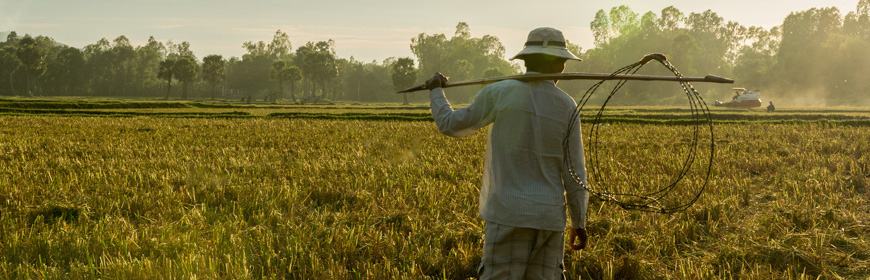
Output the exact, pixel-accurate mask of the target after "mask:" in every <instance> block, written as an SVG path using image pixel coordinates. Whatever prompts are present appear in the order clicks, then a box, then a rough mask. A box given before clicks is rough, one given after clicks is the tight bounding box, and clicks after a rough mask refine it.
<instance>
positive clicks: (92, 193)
mask: <svg viewBox="0 0 870 280" xmlns="http://www.w3.org/2000/svg"><path fill="white" fill-rule="evenodd" d="M604 129H606V130H607V131H604V132H603V134H602V137H604V138H602V140H603V141H610V142H609V143H617V142H619V141H624V140H625V139H626V138H627V137H629V136H632V135H635V136H636V135H661V136H662V137H667V136H669V135H672V136H671V137H675V138H677V139H680V138H681V137H684V136H682V135H683V134H681V133H682V132H681V131H683V130H684V127H683V128H681V127H679V126H665V125H639V124H624V125H619V124H615V125H612V126H608V127H605V128H604ZM716 133H717V135H718V136H719V140H718V141H717V154H716V159H717V162H716V166H715V170H714V175H713V179H712V180H711V182H710V186H709V188H708V189H707V191H706V193H705V194H704V196H703V197H702V199H701V201H699V202H698V203H697V204H696V205H694V206H693V207H692V208H690V209H689V210H688V211H686V212H683V213H680V214H675V215H669V216H665V215H657V214H646V213H637V212H627V211H623V210H620V209H618V208H616V207H614V206H612V205H609V204H601V203H600V202H596V201H593V202H592V204H591V205H590V214H589V217H588V224H589V232H590V234H591V236H590V247H589V248H588V249H587V250H584V251H582V252H580V253H571V252H568V253H567V255H566V256H567V257H566V268H567V270H568V275H569V278H570V279H577V277H582V278H583V279H588V278H592V279H662V278H666V279H667V278H670V279H709V278H723V279H731V278H740V279H771V278H774V279H792V278H795V279H816V278H817V277H821V278H829V279H837V278H846V279H863V278H867V277H870V243H868V242H870V224H868V222H867V221H870V203H868V191H870V188H868V185H870V144H868V142H867V141H866V139H868V138H870V131H868V130H867V129H866V128H856V127H849V126H831V125H824V124H777V125H774V124H746V125H719V126H717V127H716ZM0 137H2V139H3V141H2V142H0V278H13V279H30V278H48V279H66V278H74V279H90V278H109V279H115V278H118V279H145V278H147V279H151V278H181V279H190V278H194V277H196V278H206V279H209V278H221V279H261V278H274V279H281V278H290V279H333V278H337V279H425V278H436V279H441V278H446V279H464V278H468V277H473V276H475V271H476V267H477V263H478V261H479V256H480V250H481V248H482V245H481V234H482V224H483V222H482V221H481V220H480V219H478V218H477V191H478V187H477V186H478V184H479V181H480V172H481V169H482V157H483V154H484V152H483V151H484V148H485V147H484V145H485V141H484V140H485V133H478V134H475V135H473V136H472V137H470V138H467V139H459V140H457V139H452V138H448V137H446V136H442V135H440V134H438V132H437V130H436V129H435V128H434V125H433V124H432V123H429V122H395V121H354V120H341V121H335V120H304V119H267V118H249V119H185V118H151V117H134V118H86V117H38V116H20V117H14V116H6V117H0ZM608 137H609V138H608ZM635 138H637V137H635ZM648 138H649V139H658V138H657V137H652V136H650V137H648ZM641 139H643V138H641ZM635 142H636V143H634V144H633V145H624V147H623V148H620V149H616V148H613V149H609V150H607V152H608V154H609V155H611V156H612V157H613V158H615V159H617V160H619V161H620V164H622V165H623V166H624V167H625V168H626V170H632V171H633V173H631V174H627V175H626V176H623V177H621V178H623V179H619V178H618V176H619V174H611V175H613V176H617V177H614V178H616V179H614V180H631V178H635V179H636V180H642V181H641V182H639V183H638V182H635V183H638V184H639V185H645V184H646V183H650V181H649V180H652V181H651V182H652V183H654V182H656V181H655V180H666V179H667V177H661V178H658V177H655V178H652V179H649V178H640V177H639V174H643V170H645V168H648V166H649V162H650V161H654V160H656V159H657V157H659V156H667V154H668V153H660V152H656V151H657V150H655V149H653V148H655V147H665V148H667V146H663V145H661V144H660V143H656V141H653V140H636V141H635ZM670 151H675V152H676V151H679V149H675V150H670ZM634 158H636V159H637V160H627V159H634ZM662 168H665V167H662Z"/></svg>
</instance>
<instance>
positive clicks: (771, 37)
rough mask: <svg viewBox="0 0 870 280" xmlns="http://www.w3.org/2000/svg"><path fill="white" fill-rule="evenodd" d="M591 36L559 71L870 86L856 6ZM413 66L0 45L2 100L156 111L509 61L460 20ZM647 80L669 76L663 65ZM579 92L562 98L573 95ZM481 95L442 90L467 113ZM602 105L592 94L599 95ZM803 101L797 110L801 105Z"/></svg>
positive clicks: (314, 47)
mask: <svg viewBox="0 0 870 280" xmlns="http://www.w3.org/2000/svg"><path fill="white" fill-rule="evenodd" d="M590 28H591V30H592V32H593V35H594V38H595V47H594V48H591V49H588V50H585V51H584V50H582V49H581V48H580V47H579V46H577V45H575V44H572V43H571V42H568V47H569V48H570V49H571V50H572V52H574V53H575V54H578V55H579V56H580V57H581V58H582V59H584V61H583V62H580V63H574V62H569V63H568V68H567V71H570V72H609V71H613V70H615V69H618V68H620V67H622V66H624V65H627V64H630V63H633V62H635V61H637V60H638V59H640V58H641V57H642V56H643V55H644V54H647V53H651V52H662V53H666V54H668V55H669V56H670V60H671V61H672V62H673V63H674V64H675V65H676V66H677V67H678V68H679V69H680V71H681V72H682V73H684V74H686V75H704V74H716V75H720V76H726V77H733V78H734V79H735V80H736V81H737V84H735V86H740V87H746V88H750V89H761V90H762V92H763V97H766V98H767V99H783V100H791V102H792V103H793V104H795V105H820V104H826V105H856V104H858V105H867V104H868V101H870V100H868V98H867V94H868V92H870V80H867V79H863V75H864V74H865V73H866V72H867V71H868V70H870V51H868V50H870V0H860V1H859V3H858V5H857V7H856V10H855V11H849V12H848V13H846V14H845V16H844V15H843V14H842V13H841V12H840V11H839V10H838V9H837V8H813V9H809V10H806V11H800V12H793V13H791V14H790V15H789V16H788V17H787V18H786V19H785V20H784V22H783V24H782V25H779V26H776V27H773V28H762V27H757V26H744V25H741V24H739V23H737V22H734V21H726V20H725V19H724V18H722V17H720V16H719V15H718V14H716V13H715V12H713V11H711V10H707V11H704V12H700V13H689V14H685V13H683V12H681V11H680V10H679V9H677V8H676V7H674V6H670V7H667V8H665V9H663V10H662V11H661V12H660V13H655V12H647V13H645V14H643V15H641V14H638V13H636V12H634V11H632V10H631V9H630V8H629V7H627V6H618V7H614V8H612V9H610V10H609V11H606V10H599V11H598V12H597V13H596V15H595V18H594V20H593V21H592V22H591V23H590ZM409 46H410V49H411V51H412V52H413V54H414V56H415V57H414V58H410V57H403V58H395V57H391V58H387V59H385V60H383V61H371V62H362V61H358V60H356V59H354V58H353V57H350V58H347V59H345V58H338V57H336V55H335V41H333V40H327V41H319V42H307V43H305V44H304V45H301V46H299V47H297V48H295V49H294V48H293V46H292V44H291V42H290V38H289V36H288V35H287V34H286V33H284V32H282V31H281V30H277V31H276V32H275V34H274V36H273V38H272V40H271V41H270V42H264V41H259V42H253V41H250V42H245V43H243V44H242V47H243V48H244V49H245V50H246V53H245V54H244V55H242V56H241V57H240V58H239V57H230V58H224V57H222V56H220V55H207V56H205V57H203V58H202V59H201V60H200V59H198V58H197V57H196V56H195V54H194V53H193V52H192V51H191V50H190V44H189V43H188V42H181V43H173V42H172V41H168V42H165V43H164V42H159V41H157V40H155V39H154V38H153V37H151V38H149V39H148V41H147V43H146V44H145V45H144V46H133V45H132V44H131V43H130V40H129V39H128V38H127V37H125V36H119V37H117V38H115V39H114V40H112V41H109V40H107V39H101V40H99V41H98V42H96V43H94V44H90V45H87V46H85V47H83V48H74V47H70V46H66V45H63V44H60V43H58V42H55V41H54V40H53V39H51V38H49V37H45V36H36V37H32V36H30V35H25V36H23V37H22V36H19V35H18V34H16V33H15V32H11V33H10V34H8V36H6V41H3V42H0V94H2V95H20V96H108V97H150V98H162V99H188V98H196V99H227V100H234V101H242V102H255V101H257V102H282V103H316V102H331V101H345V102H403V103H405V104H407V103H410V102H424V101H426V100H427V99H428V98H427V96H425V94H416V95H404V96H398V95H396V94H394V92H395V90H397V89H400V88H405V87H410V86H412V85H414V84H420V83H422V82H423V80H425V79H426V78H428V76H429V75H430V73H434V72H442V73H445V74H446V75H448V76H450V77H451V79H452V80H465V79H473V78H482V77H493V76H501V75H511V74H517V73H520V72H521V67H520V64H519V63H511V62H509V61H507V60H506V59H505V55H506V54H505V49H504V46H503V45H502V43H501V42H500V40H499V39H498V38H497V37H495V36H491V35H484V36H481V37H472V36H471V29H470V27H469V26H468V24H466V23H464V22H460V23H458V24H457V26H456V30H455V32H454V34H453V35H452V36H450V37H448V36H447V35H445V34H425V33H421V34H419V35H417V36H416V37H414V38H411V40H410V45H409ZM648 68H649V70H646V71H647V72H648V74H661V75H670V73H669V72H667V71H665V70H664V69H663V68H661V67H658V68H656V67H648ZM588 85H589V84H588V83H584V82H575V81H566V82H564V83H561V84H560V86H561V87H562V88H563V89H565V90H566V92H569V93H570V94H572V95H578V94H582V93H583V92H584V91H585V90H586V88H587V87H588ZM696 86H697V87H700V88H701V89H702V92H705V93H706V96H705V98H706V99H708V101H711V100H712V99H716V98H723V97H728V95H727V93H725V91H728V89H727V88H723V87H722V86H718V87H714V86H710V85H696ZM477 90H479V87H465V88H456V89H451V90H450V91H449V92H448V94H449V95H451V97H450V98H451V100H455V101H456V102H458V103H465V102H469V101H470V100H471V97H472V96H473V94H474V93H475V92H476V91H477ZM680 91H681V90H680V88H679V87H678V86H675V85H674V84H671V83H629V84H627V85H626V87H624V88H623V93H622V94H624V95H625V96H629V97H630V98H623V99H619V100H614V102H616V104H625V105H676V104H682V103H684V102H685V100H684V99H683V98H681V97H680V95H679V94H675V92H676V93H679V92H680ZM600 96H603V95H600ZM802 99H804V100H806V102H805V104H802V103H800V100H802Z"/></svg>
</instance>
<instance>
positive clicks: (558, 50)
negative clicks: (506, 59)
mask: <svg viewBox="0 0 870 280" xmlns="http://www.w3.org/2000/svg"><path fill="white" fill-rule="evenodd" d="M535 53H538V54H546V55H552V56H556V57H561V58H565V59H570V60H577V61H582V59H580V58H579V57H577V56H576V55H574V54H573V53H571V51H569V50H568V48H567V44H566V43H565V36H563V35H562V31H559V30H558V29H555V28H551V27H540V28H535V30H532V32H529V38H528V39H527V40H526V45H525V47H524V48H523V50H522V51H520V52H519V53H518V54H517V55H515V56H514V57H513V58H511V60H514V59H523V56H525V55H528V54H535Z"/></svg>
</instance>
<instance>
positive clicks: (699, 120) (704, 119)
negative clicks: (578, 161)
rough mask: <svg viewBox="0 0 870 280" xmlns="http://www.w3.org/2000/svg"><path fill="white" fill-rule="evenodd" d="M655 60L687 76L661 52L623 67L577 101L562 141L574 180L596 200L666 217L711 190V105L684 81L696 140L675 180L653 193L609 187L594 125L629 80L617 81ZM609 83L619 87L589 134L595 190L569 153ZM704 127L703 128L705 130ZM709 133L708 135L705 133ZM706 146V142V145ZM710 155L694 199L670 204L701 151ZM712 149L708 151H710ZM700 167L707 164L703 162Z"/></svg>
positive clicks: (712, 142)
mask: <svg viewBox="0 0 870 280" xmlns="http://www.w3.org/2000/svg"><path fill="white" fill-rule="evenodd" d="M652 60H656V61H658V62H659V63H660V64H661V65H662V66H664V67H665V68H667V69H668V70H669V71H671V72H672V73H673V74H674V76H675V77H677V78H681V77H683V75H682V74H681V73H680V71H678V70H677V69H676V67H674V65H673V64H671V63H670V61H668V59H667V56H666V55H664V54H661V53H652V54H648V55H646V56H644V57H643V58H642V59H641V60H640V61H638V62H636V63H634V64H631V65H628V66H625V67H622V68H620V69H618V70H616V72H613V73H612V74H611V75H610V76H609V77H608V78H605V79H603V80H601V81H599V82H598V83H595V84H594V85H592V86H591V87H590V88H589V89H588V90H586V93H584V94H583V96H582V97H581V98H580V100H579V101H577V110H576V111H574V114H573V115H572V117H571V120H569V123H568V130H567V133H566V134H565V138H564V140H563V142H562V148H563V152H564V159H565V164H566V165H567V166H568V170H569V173H570V175H571V178H572V179H573V180H574V181H575V182H576V183H578V184H580V185H581V186H583V188H584V189H586V190H587V191H589V192H590V193H591V194H592V195H594V196H595V197H596V198H598V199H600V200H602V201H604V202H610V203H613V204H616V205H618V206H619V207H621V208H623V209H626V210H638V211H645V212H656V213H662V214H672V213H676V212H680V211H684V210H686V209H688V208H689V207H690V206H692V204H694V203H695V202H696V201H697V200H698V198H700V197H701V194H702V193H703V192H704V190H705V189H706V188H707V185H708V183H709V180H710V174H711V173H712V169H713V156H714V153H715V151H714V150H715V147H714V142H715V135H714V133H713V120H712V117H711V115H710V108H709V107H708V106H707V103H706V102H704V99H703V98H702V97H701V94H700V93H698V91H697V90H696V89H695V88H694V87H693V86H692V85H691V84H689V83H688V82H686V81H680V86H681V87H682V89H683V91H684V92H685V93H686V96H687V97H688V99H689V107H690V111H691V115H692V121H691V123H692V128H691V131H692V138H691V139H690V140H689V142H688V143H687V144H686V145H687V148H688V152H687V153H685V159H684V160H683V161H682V164H681V166H680V167H679V168H678V171H677V174H676V175H675V176H674V177H673V180H672V181H671V183H670V184H668V185H666V186H662V187H659V188H657V189H656V190H655V191H652V192H649V193H633V192H620V191H614V190H612V188H613V187H612V186H609V185H608V184H607V181H606V180H605V178H604V177H603V176H602V174H601V172H599V171H600V170H601V166H600V162H601V161H600V160H599V159H598V156H599V151H600V149H599V148H600V147H599V145H600V141H599V132H600V128H601V127H600V126H597V125H594V124H599V123H601V120H602V117H603V115H604V109H605V108H606V107H607V104H608V102H610V100H611V98H613V96H614V95H616V93H617V92H619V90H620V89H621V88H622V87H623V86H624V85H625V83H626V82H627V80H616V78H614V77H615V76H616V75H619V74H630V75H631V74H635V73H637V71H638V70H640V69H641V68H642V67H643V66H644V65H646V64H647V63H649V62H651V61H652ZM609 80H616V86H614V88H613V90H611V92H610V94H609V95H608V96H607V98H606V99H605V101H604V103H603V104H602V105H601V108H600V109H599V110H598V113H597V114H596V115H595V117H594V120H593V122H592V123H593V125H590V128H589V133H588V134H587V140H586V143H587V146H588V148H587V149H586V152H587V153H586V155H587V159H588V162H587V166H588V167H589V168H588V170H589V173H591V174H592V179H593V180H594V182H595V183H596V184H597V187H592V186H591V185H589V184H586V183H585V180H586V178H582V177H581V176H580V175H578V174H577V172H576V170H575V168H574V165H573V161H572V159H571V153H570V152H569V147H570V136H571V133H572V131H573V130H574V126H575V125H577V126H578V127H579V124H578V123H577V122H578V121H579V120H580V112H581V111H582V110H583V108H584V107H585V106H586V104H587V102H589V99H590V98H591V97H592V95H593V94H595V92H596V91H597V90H598V88H599V87H601V85H602V84H604V82H606V81H609ZM702 126H703V128H702ZM703 130H708V131H709V137H710V139H709V141H710V143H709V146H708V147H707V146H706V145H702V144H701V141H700V137H701V136H700V135H701V133H702V131H703ZM705 134H706V132H705ZM705 144H706V143H705ZM702 146H705V147H703V150H705V153H706V152H709V158H708V159H707V162H706V175H705V176H704V179H703V183H702V184H699V185H700V188H699V189H698V190H697V192H693V195H692V197H691V199H689V200H688V201H686V202H676V203H670V202H669V201H665V200H666V198H668V196H669V195H670V194H672V193H674V190H675V189H676V188H677V186H678V185H679V183H680V181H682V180H684V179H686V177H687V174H689V172H690V171H691V170H692V166H693V165H694V164H695V163H696V161H698V160H699V159H698V158H699V157H700V156H699V155H701V156H702V155H703V154H700V153H701V149H702ZM707 150H708V151H707ZM699 164H703V163H702V162H699Z"/></svg>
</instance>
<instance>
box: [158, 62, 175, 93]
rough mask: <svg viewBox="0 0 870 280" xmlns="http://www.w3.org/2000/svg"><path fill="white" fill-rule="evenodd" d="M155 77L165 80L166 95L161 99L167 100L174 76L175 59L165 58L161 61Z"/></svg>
mask: <svg viewBox="0 0 870 280" xmlns="http://www.w3.org/2000/svg"><path fill="white" fill-rule="evenodd" d="M157 77H159V78H161V79H164V80H166V97H165V98H163V99H164V100H169V93H170V92H172V79H174V78H175V59H171V58H167V59H165V60H163V61H161V62H160V72H158V73H157Z"/></svg>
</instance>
